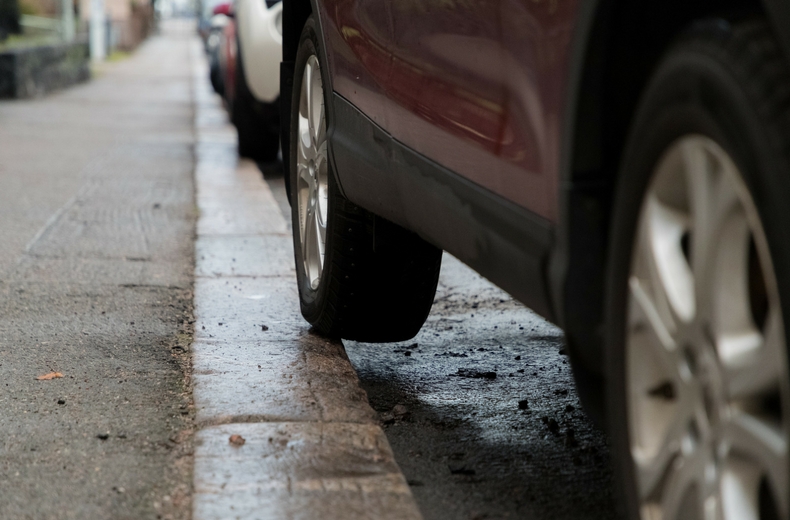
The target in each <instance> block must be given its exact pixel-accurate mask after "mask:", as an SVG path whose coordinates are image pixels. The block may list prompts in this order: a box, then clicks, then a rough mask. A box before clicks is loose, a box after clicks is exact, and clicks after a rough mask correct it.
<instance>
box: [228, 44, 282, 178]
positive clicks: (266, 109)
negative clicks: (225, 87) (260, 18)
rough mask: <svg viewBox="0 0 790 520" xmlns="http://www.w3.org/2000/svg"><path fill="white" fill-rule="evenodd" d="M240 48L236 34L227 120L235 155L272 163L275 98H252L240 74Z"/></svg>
mask: <svg viewBox="0 0 790 520" xmlns="http://www.w3.org/2000/svg"><path fill="white" fill-rule="evenodd" d="M241 53H242V48H241V45H240V43H239V41H238V36H237V37H236V69H235V92H234V96H233V101H232V102H231V103H230V112H231V121H232V122H233V125H234V126H235V127H236V131H237V133H238V146H239V156H240V157H247V158H249V159H252V160H254V161H255V162H258V163H273V162H275V161H276V160H277V152H278V151H279V147H280V105H279V100H275V101H274V102H272V103H263V102H260V101H258V100H257V99H255V97H254V96H253V95H252V91H251V90H250V88H249V86H248V85H247V80H246V78H245V76H244V60H242V59H241Z"/></svg>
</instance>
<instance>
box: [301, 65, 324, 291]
mask: <svg viewBox="0 0 790 520" xmlns="http://www.w3.org/2000/svg"><path fill="white" fill-rule="evenodd" d="M297 136H298V139H297V141H298V142H297V152H296V168H297V196H298V200H297V203H298V205H299V207H298V211H299V238H300V245H301V249H302V260H303V267H304V272H305V275H306V276H307V281H308V283H309V284H310V287H311V288H312V289H313V290H317V289H318V284H319V282H320V280H321V273H322V272H323V269H324V254H325V253H324V251H325V247H326V224H327V202H328V200H327V189H328V168H327V166H328V165H327V143H326V116H325V112H324V88H323V82H322V80H321V68H320V65H319V63H318V58H317V57H316V56H315V55H312V56H310V57H309V58H308V59H307V63H306V64H305V69H304V75H303V76H302V88H301V94H300V100H299V121H298V134H297Z"/></svg>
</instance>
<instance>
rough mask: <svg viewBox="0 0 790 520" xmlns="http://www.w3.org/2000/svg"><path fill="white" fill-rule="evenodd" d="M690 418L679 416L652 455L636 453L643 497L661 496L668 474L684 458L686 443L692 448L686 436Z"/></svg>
mask: <svg viewBox="0 0 790 520" xmlns="http://www.w3.org/2000/svg"><path fill="white" fill-rule="evenodd" d="M689 420H690V418H689V417H688V416H686V417H678V418H677V420H675V421H674V422H673V423H672V424H671V425H670V427H669V428H668V429H667V431H666V433H665V435H664V437H663V439H662V442H661V446H660V447H659V449H658V451H657V452H656V453H655V455H653V456H652V457H649V458H648V457H644V456H640V455H639V454H635V456H634V463H635V468H636V471H637V473H638V478H637V482H639V490H638V491H639V496H640V498H641V499H643V500H647V499H650V498H651V497H656V496H659V495H660V494H661V488H662V486H663V485H664V484H665V482H666V477H667V474H668V473H671V472H672V470H673V466H674V464H675V463H676V462H677V460H678V459H680V458H683V454H682V450H683V446H684V443H686V446H687V449H689V448H692V447H691V446H688V442H689V440H690V439H687V438H685V437H686V436H687V433H688V429H689V428H688V427H689Z"/></svg>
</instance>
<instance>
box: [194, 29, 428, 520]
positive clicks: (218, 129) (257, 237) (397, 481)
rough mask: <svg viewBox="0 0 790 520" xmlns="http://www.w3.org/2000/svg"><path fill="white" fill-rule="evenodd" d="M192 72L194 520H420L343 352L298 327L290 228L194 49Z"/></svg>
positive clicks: (300, 323)
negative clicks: (246, 156)
mask: <svg viewBox="0 0 790 520" xmlns="http://www.w3.org/2000/svg"><path fill="white" fill-rule="evenodd" d="M192 59H193V73H194V96H195V110H196V112H195V127H196V141H197V142H196V159H197V163H196V173H195V175H196V181H197V201H198V208H199V211H200V219H199V221H198V230H197V242H196V245H195V248H196V249H195V251H196V272H195V315H196V320H197V321H196V323H195V331H196V334H195V343H194V345H193V356H194V357H193V363H194V377H193V381H194V390H195V392H194V395H195V405H196V421H197V424H198V427H199V431H198V433H197V438H196V449H195V477H194V481H195V495H194V501H193V515H194V519H195V520H214V519H227V518H237V519H253V518H289V519H291V518H293V519H297V518H298V519H301V518H304V519H312V518H322V519H335V518H336V519H343V520H349V519H356V518H359V519H362V518H377V519H379V518H380V519H396V518H397V519H420V518H421V515H420V513H419V511H418V509H417V506H416V504H415V502H414V499H413V497H412V495H411V491H410V489H409V486H408V484H407V483H406V480H405V478H404V477H403V475H402V473H401V472H400V469H399V468H398V465H397V463H396V462H395V460H394V457H393V454H392V450H391V448H390V446H389V443H388V441H387V439H386V437H385V435H384V432H383V431H382V429H381V427H380V426H379V425H378V422H377V416H376V413H375V412H374V411H373V410H372V409H371V408H370V405H369V404H368V401H367V396H366V394H365V392H364V391H363V390H362V389H361V388H360V387H359V382H358V379H357V375H356V373H355V372H354V369H353V368H352V366H351V364H350V363H349V361H348V357H347V356H346V353H345V350H344V349H343V346H342V344H340V343H339V342H332V341H327V340H326V339H324V338H321V337H319V336H316V335H313V334H311V333H310V332H309V330H308V325H307V323H306V322H305V321H304V320H303V319H302V317H301V314H300V312H299V301H298V297H297V294H296V282H295V274H294V270H293V249H292V245H291V237H290V233H289V231H288V227H287V225H286V222H285V220H284V219H283V217H282V215H281V213H280V210H279V208H278V206H277V203H276V201H275V200H274V198H273V196H272V194H271V192H270V190H269V189H268V187H267V185H266V183H265V182H264V181H263V179H262V177H261V174H260V172H259V171H258V170H257V168H256V166H255V165H254V164H252V163H249V162H244V161H242V162H238V161H237V158H236V144H235V135H234V131H233V129H232V127H230V126H228V124H227V122H226V121H227V118H226V116H225V114H224V112H223V111H222V109H221V107H220V103H219V100H218V99H217V98H216V97H215V96H214V95H213V94H212V93H211V91H210V87H209V84H208V80H207V78H208V70H207V67H206V65H205V63H204V59H203V56H202V52H201V50H200V48H199V46H198V44H197V42H195V45H194V46H193V54H192ZM231 435H240V436H241V437H243V438H244V440H245V442H243V443H240V442H239V443H237V444H236V445H234V444H231V443H230V442H229V438H230V436H231Z"/></svg>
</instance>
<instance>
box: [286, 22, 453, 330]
mask: <svg viewBox="0 0 790 520" xmlns="http://www.w3.org/2000/svg"><path fill="white" fill-rule="evenodd" d="M317 34H318V33H317V30H316V23H315V19H314V18H312V17H310V18H309V19H308V21H307V23H306V25H305V28H304V31H303V32H302V36H301V40H300V44H299V49H298V52H297V57H296V68H295V71H296V72H295V76H294V91H293V98H292V99H293V102H292V105H291V150H290V154H291V155H290V169H291V171H290V175H291V187H292V189H291V197H292V201H291V208H292V220H293V236H294V250H295V259H296V273H297V279H298V284H299V297H300V301H301V309H302V314H303V315H304V317H305V319H307V321H308V322H310V323H311V324H312V325H313V326H314V327H315V328H316V329H317V330H318V331H319V332H321V333H323V334H325V335H328V336H331V337H342V338H347V339H354V340H359V341H372V342H381V341H400V340H406V339H409V338H412V337H414V336H415V335H416V334H417V332H418V331H419V330H420V327H421V326H422V324H423V323H424V322H425V319H426V317H427V316H428V312H429V311H430V309H431V305H432V303H433V297H434V294H435V292H436V283H437V281H438V277H439V270H440V266H441V255H442V252H441V250H439V249H437V248H435V247H434V246H432V245H430V244H428V243H427V242H425V241H424V240H422V239H421V238H419V237H418V236H417V235H415V234H413V233H411V232H409V231H406V230H405V229H403V228H401V227H399V226H397V225H395V224H393V223H391V222H388V221H386V220H384V219H382V218H379V217H376V216H375V215H373V214H372V213H370V212H368V211H366V210H364V209H362V208H360V207H358V206H356V205H354V204H353V203H351V202H350V201H348V200H347V199H345V198H344V197H343V195H342V194H341V191H340V188H339V186H338V184H337V182H336V179H335V175H334V172H333V171H332V165H331V161H330V160H329V154H328V140H327V128H328V125H327V115H328V114H327V111H326V110H325V107H326V105H327V96H328V95H330V92H328V91H327V89H325V88H324V85H327V84H328V82H327V81H326V74H327V68H326V66H325V64H324V62H323V55H322V53H321V52H320V51H321V42H320V39H319V38H318V36H317Z"/></svg>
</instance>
